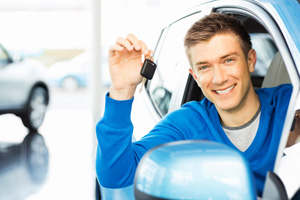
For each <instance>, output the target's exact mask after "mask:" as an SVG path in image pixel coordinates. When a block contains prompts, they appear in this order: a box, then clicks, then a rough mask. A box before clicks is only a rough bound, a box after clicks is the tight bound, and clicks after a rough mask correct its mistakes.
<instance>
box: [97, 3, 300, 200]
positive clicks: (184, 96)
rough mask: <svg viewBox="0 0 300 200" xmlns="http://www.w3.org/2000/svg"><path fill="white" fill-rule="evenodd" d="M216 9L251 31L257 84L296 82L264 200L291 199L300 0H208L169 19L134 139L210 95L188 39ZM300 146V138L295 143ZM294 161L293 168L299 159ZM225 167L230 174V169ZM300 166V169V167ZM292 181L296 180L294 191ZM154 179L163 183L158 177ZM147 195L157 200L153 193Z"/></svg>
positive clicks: (137, 111)
mask: <svg viewBox="0 0 300 200" xmlns="http://www.w3.org/2000/svg"><path fill="white" fill-rule="evenodd" d="M211 12H218V13H225V14H228V15H233V16H235V17H236V18H237V19H239V20H240V21H241V22H242V23H243V24H244V25H245V27H246V29H247V31H248V32H249V33H250V35H251V38H252V42H253V47H254V48H256V51H257V52H258V54H259V56H261V57H259V58H258V59H257V65H256V70H255V72H253V73H252V74H251V79H252V84H253V86H254V88H262V87H272V86H276V85H278V84H283V83H292V85H293V93H292V96H291V100H290V103H289V108H288V112H287V114H286V119H285V122H284V128H283V131H282V137H281V141H280V144H279V147H278V154H277V157H276V163H275V167H274V170H273V171H270V172H269V174H268V176H267V179H266V183H265V187H264V191H263V194H262V199H288V198H289V199H291V198H293V196H294V197H295V198H297V195H298V196H299V193H300V192H299V188H300V183H299V181H297V180H298V179H299V173H296V174H295V176H292V180H287V179H284V178H282V176H281V175H280V173H279V172H280V171H281V170H280V169H281V167H282V163H283V161H284V159H282V155H283V153H284V151H285V150H286V143H287V139H288V138H289V133H290V130H291V126H292V123H293V119H294V114H295V110H298V109H300V106H299V105H296V102H297V101H300V40H299V35H300V29H299V27H300V21H299V19H300V1H297V0H290V1H284V0H276V1H275V0H233V1H226V0H215V1H209V0H204V1H199V5H198V6H195V7H193V8H191V9H190V10H188V11H187V12H186V13H184V14H183V15H182V16H178V18H176V19H174V20H173V21H171V22H170V23H169V24H167V25H166V26H165V28H163V30H162V32H161V35H160V37H159V38H158V42H157V45H156V48H155V51H154V62H155V63H156V64H157V69H156V72H155V74H154V77H153V79H152V80H148V81H147V82H146V83H145V85H144V86H142V87H144V88H143V92H142V93H141V94H139V93H138V91H137V93H136V94H135V100H134V104H133V107H132V113H131V119H132V122H133V124H134V131H133V139H132V140H133V141H136V140H139V139H141V138H142V137H143V136H144V135H145V134H147V133H148V132H149V131H150V130H151V129H152V128H153V126H154V125H155V124H156V123H157V122H158V121H159V120H160V119H161V118H163V117H164V116H165V115H167V114H168V113H170V112H172V111H174V110H176V109H178V108H180V107H181V106H182V105H183V104H185V103H187V102H189V101H194V100H195V101H201V100H202V99H203V98H204V95H203V93H202V91H201V89H200V88H199V87H198V85H197V83H196V82H195V81H194V79H193V77H192V76H191V75H190V74H189V71H188V68H189V62H188V60H187V57H186V55H185V49H184V47H183V39H184V36H185V33H186V32H187V30H188V29H189V27H190V26H191V25H192V24H193V23H194V22H195V21H197V20H199V19H200V18H202V17H203V16H205V15H207V14H209V13H211ZM263 53H265V55H263ZM141 119H142V120H141ZM299 145H300V143H299V140H297V142H295V143H294V146H299ZM170 153H171V152H170ZM298 153H299V152H298ZM175 154H176V152H175ZM176 155H177V154H176ZM297 159H298V160H297ZM150 162H151V161H150ZM297 162H299V158H295V157H294V159H292V162H291V163H295V165H294V166H299V164H296V163H297ZM159 164H161V163H159ZM289 166H290V167H292V166H293V164H290V165H289ZM164 169H166V170H167V168H164ZM298 169H299V168H298ZM224 171H225V173H226V168H224ZM287 171H290V170H289V169H288V170H287ZM294 171H297V168H296V169H294ZM147 172H149V173H151V172H150V171H147ZM147 172H145V171H144V173H147ZM148 175H149V177H148V178H150V179H151V177H154V174H148ZM297 175H298V176H297ZM187 178H188V177H187ZM152 180H153V179H152ZM283 180H284V181H283ZM144 181H147V180H146V179H144ZM289 182H293V183H295V184H294V185H293V190H292V189H291V184H290V183H289ZM153 184H157V183H156V182H155V183H154V182H153ZM148 186H149V185H148ZM149 187H150V186H149ZM100 188H101V194H102V196H105V197H106V198H107V199H109V198H110V197H115V199H118V197H119V196H122V198H119V199H134V195H133V190H134V186H132V187H131V186H130V187H128V188H120V189H108V188H103V187H102V186H100ZM145 189H147V188H145ZM148 189H149V188H148ZM156 189H157V188H156ZM199 189H200V188H199ZM204 189H206V190H207V189H208V188H204ZM149 191H150V190H149ZM140 192H141V191H140ZM215 192H216V191H215ZM156 194H158V193H156ZM146 196H147V197H148V199H151V197H150V196H149V193H148V195H146ZM144 197H145V196H144ZM106 198H104V199H106ZM156 198H160V196H156ZM298 198H299V197H298ZM242 199H243V198H242Z"/></svg>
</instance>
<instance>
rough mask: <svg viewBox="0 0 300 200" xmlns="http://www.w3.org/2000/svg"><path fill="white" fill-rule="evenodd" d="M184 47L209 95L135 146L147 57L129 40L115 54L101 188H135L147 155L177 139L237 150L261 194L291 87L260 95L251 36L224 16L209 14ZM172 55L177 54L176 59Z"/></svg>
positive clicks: (103, 126)
mask: <svg viewBox="0 0 300 200" xmlns="http://www.w3.org/2000/svg"><path fill="white" fill-rule="evenodd" d="M184 45H185V47H186V52H187V56H188V58H189V61H190V64H191V68H190V73H191V74H192V75H193V77H194V79H195V80H196V82H197V83H198V85H199V87H200V88H201V89H202V92H203V93H204V94H205V96H206V98H204V100H203V101H201V102H190V103H187V104H185V105H184V106H182V108H180V109H179V110H177V111H175V112H173V113H171V114H169V115H167V116H166V117H164V118H163V119H162V120H161V121H160V122H159V123H158V124H157V125H156V126H155V127H154V129H153V130H152V131H151V132H150V133H148V134H147V135H146V136H145V137H143V138H142V139H141V140H140V141H137V142H135V143H132V142H131V137H132V131H133V125H132V123H131V120H130V113H131V106H132V103H133V95H134V93H135V90H136V87H137V85H138V84H139V83H140V82H141V80H142V77H141V76H140V74H139V73H140V69H141V65H142V63H141V56H142V54H144V56H145V57H146V58H147V57H148V58H149V57H150V56H151V55H152V51H151V50H148V48H147V46H146V45H145V43H144V42H143V41H140V40H138V39H137V38H136V37H135V36H134V35H132V34H129V35H128V36H127V38H126V39H125V38H118V39H117V41H116V44H115V45H113V46H112V47H111V48H110V54H109V64H110V74H111V79H112V84H111V88H110V91H109V93H108V94H107V95H106V105H105V113H104V116H103V118H102V119H101V120H100V121H99V122H98V124H97V127H96V132H97V138H98V148H97V160H96V170H97V176H98V179H99V181H100V184H101V185H102V186H103V187H107V188H122V187H126V186H129V185H132V184H133V179H134V174H135V170H136V167H137V165H138V162H139V160H140V159H141V157H142V156H143V155H144V153H145V152H146V151H147V150H149V149H150V148H152V147H155V146H157V145H160V144H163V143H166V142H172V141H178V140H193V139H197V140H199V139H200V140H201V139H205V140H212V141H216V142H220V143H224V144H227V145H229V146H231V147H233V148H237V149H239V150H240V151H241V152H243V154H244V156H245V157H246V158H247V159H248V161H249V163H250V166H251V168H252V170H253V173H254V175H255V181H256V186H257V188H258V194H259V195H260V194H261V192H262V189H263V185H264V181H265V177H266V174H267V171H270V170H272V169H273V167H274V162H275V157H276V153H277V147H278V144H279V140H280V135H281V130H282V127H283V122H284V119H285V115H286V111H287V107H288V103H289V98H290V95H291V86H290V85H283V86H279V87H276V88H270V89H261V90H257V91H255V90H254V89H253V87H252V83H251V78H250V73H251V72H253V70H254V67H255V62H256V52H255V50H254V49H252V47H251V46H252V44H251V41H250V37H249V34H248V33H247V32H246V31H245V29H244V27H243V26H242V25H241V23H240V22H239V21H238V20H236V19H234V18H233V17H230V16H227V15H225V14H216V13H214V14H210V15H208V16H206V17H204V18H203V19H201V20H199V21H198V22H196V23H195V24H194V25H193V26H192V27H191V28H190V30H189V31H188V33H187V34H186V37H185V41H184ZM170 53H171V52H170Z"/></svg>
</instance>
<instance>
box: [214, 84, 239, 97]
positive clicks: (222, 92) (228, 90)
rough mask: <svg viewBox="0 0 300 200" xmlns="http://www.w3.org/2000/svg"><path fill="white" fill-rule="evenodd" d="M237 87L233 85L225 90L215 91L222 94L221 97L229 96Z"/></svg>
mask: <svg viewBox="0 0 300 200" xmlns="http://www.w3.org/2000/svg"><path fill="white" fill-rule="evenodd" d="M234 87H235V85H232V86H230V87H228V88H226V89H224V90H214V91H215V92H216V93H217V94H220V95H224V94H227V93H229V92H230V91H231V90H232V89H233V88H234Z"/></svg>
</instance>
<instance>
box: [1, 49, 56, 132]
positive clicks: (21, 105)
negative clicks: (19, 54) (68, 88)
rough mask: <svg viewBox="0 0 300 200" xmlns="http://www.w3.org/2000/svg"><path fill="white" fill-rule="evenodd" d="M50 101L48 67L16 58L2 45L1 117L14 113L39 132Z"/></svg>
mask: <svg viewBox="0 0 300 200" xmlns="http://www.w3.org/2000/svg"><path fill="white" fill-rule="evenodd" d="M49 99H50V95H49V87H48V84H47V78H46V66H45V65H44V64H43V63H42V62H40V61H38V60H36V59H33V58H23V59H15V58H14V57H13V56H12V55H11V54H10V53H9V52H8V51H7V50H6V48H5V47H4V46H2V45H0V115H2V114H8V113H10V114H15V115H17V116H19V117H20V118H21V119H22V122H23V124H24V125H25V126H26V127H27V128H28V129H29V130H37V129H38V128H39V127H40V126H41V125H42V123H43V121H44V117H45V114H46V111H47V107H48V104H49Z"/></svg>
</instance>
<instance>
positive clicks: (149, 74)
mask: <svg viewBox="0 0 300 200" xmlns="http://www.w3.org/2000/svg"><path fill="white" fill-rule="evenodd" d="M155 70H156V64H155V63H154V62H153V61H152V60H149V59H146V60H145V61H144V64H143V67H142V69H141V72H140V74H141V75H142V76H143V77H145V78H146V79H148V80H151V79H152V78H153V75H154V72H155Z"/></svg>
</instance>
